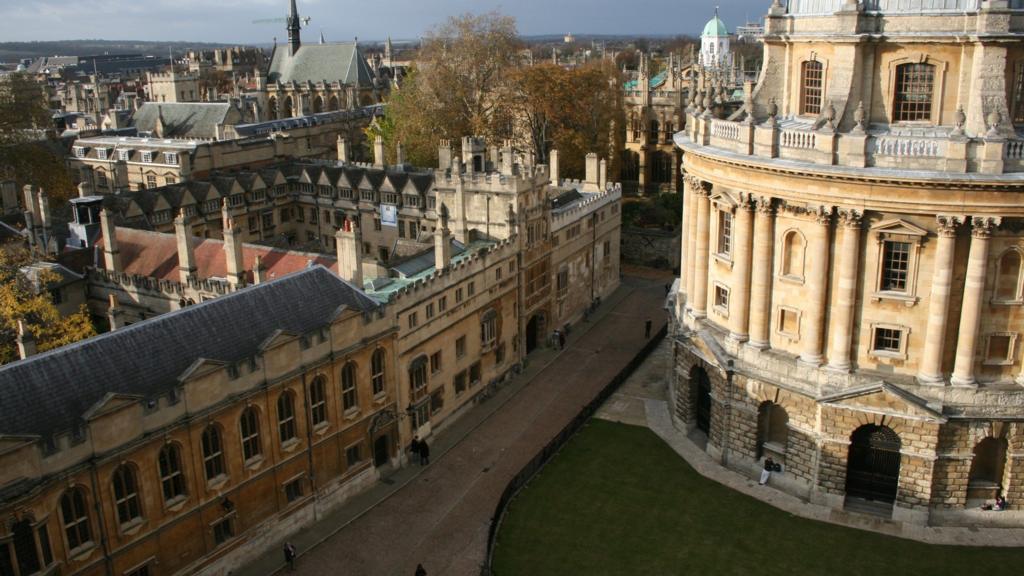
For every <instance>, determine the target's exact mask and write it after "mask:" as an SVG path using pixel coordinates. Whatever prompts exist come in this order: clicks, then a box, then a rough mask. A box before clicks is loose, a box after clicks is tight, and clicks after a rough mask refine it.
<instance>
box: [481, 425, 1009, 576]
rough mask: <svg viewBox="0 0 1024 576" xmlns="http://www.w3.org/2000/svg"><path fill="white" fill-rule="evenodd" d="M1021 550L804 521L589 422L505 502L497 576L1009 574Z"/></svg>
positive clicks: (633, 431)
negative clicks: (937, 542) (930, 542)
mask: <svg viewBox="0 0 1024 576" xmlns="http://www.w3.org/2000/svg"><path fill="white" fill-rule="evenodd" d="M1022 566H1024V548H1010V549H1006V548H963V547H953V546H931V545H927V544H921V543H918V542H913V541H910V540H901V539H898V538H892V537H886V536H881V535H878V534H874V533H871V532H864V531H861V530H854V529H851V528H844V527H840V526H834V525H831V524H825V523H821V522H815V521H811V520H804V519H802V518H798V517H795V516H791V515H790V514H788V513H786V512H782V511H780V510H777V509H775V508H772V507H771V506H769V505H767V504H763V503H761V502H759V501H757V500H754V499H753V498H750V497H748V496H745V495H743V494H740V493H738V492H734V491H732V490H729V489H728V488H725V487H723V486H721V485H719V484H716V483H715V482H712V481H710V480H707V479H705V478H704V477H703V476H700V475H699V474H697V473H696V472H695V471H694V470H693V469H692V468H691V467H690V466H689V465H688V464H687V463H686V462H685V461H684V460H683V459H681V458H680V457H679V456H678V455H676V453H675V452H673V451H672V449H671V448H669V447H668V445H666V444H665V443H664V442H662V441H661V439H660V438H658V437H657V436H655V434H654V433H653V432H651V431H650V430H647V429H646V428H638V427H635V426H628V425H625V424H617V423H613V422H607V421H604V420H591V422H590V423H589V424H587V426H586V427H585V428H584V429H583V430H582V431H581V432H580V434H578V435H577V436H576V437H575V438H574V439H573V440H572V441H571V442H570V443H569V445H568V446H566V448H565V449H564V450H563V451H562V452H561V453H560V454H559V455H558V456H557V457H556V458H555V459H554V460H553V461H552V462H551V463H549V464H548V466H547V467H545V468H544V470H543V472H542V473H541V474H540V475H539V476H538V477H536V478H535V479H534V480H533V482H532V483H531V484H530V486H529V487H527V488H526V489H525V490H524V491H523V492H521V493H520V495H519V497H518V498H517V499H516V500H515V502H513V504H512V506H511V507H510V509H509V513H508V514H507V515H506V518H505V522H504V524H503V525H502V527H501V530H500V532H499V533H498V545H497V548H496V550H495V560H494V573H495V575H496V576H514V575H523V576H527V575H529V576H541V575H545V574H550V575H557V576H567V575H577V574H578V575H586V576H596V575H601V574H615V575H644V576H656V575H662V574H686V575H699V576H703V575H717V574H742V575H743V576H763V575H766V574H780V575H786V576H797V575H803V574H807V575H814V576H819V575H827V576H838V575H844V574H849V575H851V576H852V575H858V576H862V575H870V576H879V575H883V574H900V575H914V574H927V575H929V576H934V575H939V574H956V575H958V576H963V575H968V574H977V573H984V574H986V576H995V575H997V574H1020V573H1021V571H1022V570H1024V568H1022Z"/></svg>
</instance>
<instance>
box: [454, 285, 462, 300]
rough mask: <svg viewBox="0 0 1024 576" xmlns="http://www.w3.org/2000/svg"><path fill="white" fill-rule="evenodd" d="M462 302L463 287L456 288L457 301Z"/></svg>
mask: <svg viewBox="0 0 1024 576" xmlns="http://www.w3.org/2000/svg"><path fill="white" fill-rule="evenodd" d="M459 302H462V288H456V289H455V303H456V304H458V303H459Z"/></svg>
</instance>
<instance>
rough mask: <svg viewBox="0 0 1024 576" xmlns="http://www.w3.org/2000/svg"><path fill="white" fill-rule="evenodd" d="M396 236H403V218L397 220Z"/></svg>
mask: <svg viewBox="0 0 1024 576" xmlns="http://www.w3.org/2000/svg"><path fill="white" fill-rule="evenodd" d="M398 237H399V238H405V220H399V221H398Z"/></svg>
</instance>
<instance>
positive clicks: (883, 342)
mask: <svg viewBox="0 0 1024 576" xmlns="http://www.w3.org/2000/svg"><path fill="white" fill-rule="evenodd" d="M902 340H903V331H902V330H899V329H896V328H875V344H874V346H872V348H871V349H872V350H873V351H875V352H893V353H899V352H900V351H901V350H902V348H901V346H900V344H901V343H902Z"/></svg>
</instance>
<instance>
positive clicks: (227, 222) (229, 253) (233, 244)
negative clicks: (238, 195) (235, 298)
mask: <svg viewBox="0 0 1024 576" xmlns="http://www.w3.org/2000/svg"><path fill="white" fill-rule="evenodd" d="M220 212H221V219H222V220H223V222H224V258H225V269H226V270H227V276H228V283H229V284H231V287H232V288H234V289H236V290H237V289H239V288H242V287H244V286H245V259H244V254H243V251H242V233H241V231H240V230H239V229H238V227H237V226H235V219H234V218H232V217H231V213H230V212H229V211H228V199H227V198H225V199H224V204H223V205H222V206H221V209H220Z"/></svg>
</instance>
